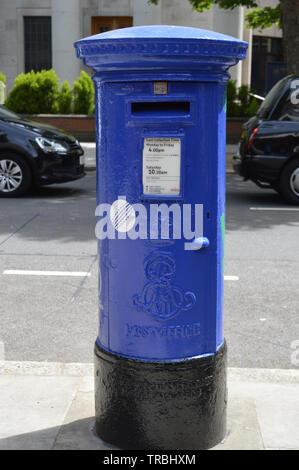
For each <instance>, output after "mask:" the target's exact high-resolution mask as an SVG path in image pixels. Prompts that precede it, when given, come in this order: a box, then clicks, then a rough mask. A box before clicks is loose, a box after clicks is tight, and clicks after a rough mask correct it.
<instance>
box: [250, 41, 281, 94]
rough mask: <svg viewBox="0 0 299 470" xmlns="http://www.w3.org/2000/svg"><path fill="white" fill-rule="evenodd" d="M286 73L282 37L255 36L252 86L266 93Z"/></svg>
mask: <svg viewBox="0 0 299 470" xmlns="http://www.w3.org/2000/svg"><path fill="white" fill-rule="evenodd" d="M285 75H286V68H285V64H284V62H283V44H282V39H281V38H272V37H267V36H253V39H252V68H251V88H252V89H253V90H255V91H256V92H258V93H260V94H266V93H267V92H268V91H269V90H270V89H271V88H272V87H273V86H274V85H275V83H276V82H277V81H278V80H280V79H281V78H282V77H284V76H285Z"/></svg>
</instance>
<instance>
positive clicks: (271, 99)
mask: <svg viewBox="0 0 299 470" xmlns="http://www.w3.org/2000/svg"><path fill="white" fill-rule="evenodd" d="M289 78H290V77H285V78H283V79H282V80H280V81H279V82H277V83H276V85H274V87H273V88H272V89H271V90H270V91H269V93H268V94H267V96H266V98H265V100H264V101H263V103H262V105H261V106H260V108H259V109H258V112H257V113H256V114H257V116H258V117H259V118H260V119H267V118H268V116H269V114H270V112H271V111H272V109H273V106H274V105H275V103H276V101H277V100H278V98H279V95H280V94H281V93H282V91H283V89H284V87H285V85H286V82H287V81H288V80H289Z"/></svg>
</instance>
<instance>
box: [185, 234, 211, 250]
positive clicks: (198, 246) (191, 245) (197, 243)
mask: <svg viewBox="0 0 299 470" xmlns="http://www.w3.org/2000/svg"><path fill="white" fill-rule="evenodd" d="M209 246H210V240H209V239H208V238H206V237H198V238H194V240H192V242H187V243H185V250H189V251H198V250H202V249H203V248H208V247H209Z"/></svg>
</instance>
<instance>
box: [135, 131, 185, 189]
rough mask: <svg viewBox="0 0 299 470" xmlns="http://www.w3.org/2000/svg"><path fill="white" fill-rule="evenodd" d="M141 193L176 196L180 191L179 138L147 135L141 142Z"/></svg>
mask: <svg viewBox="0 0 299 470" xmlns="http://www.w3.org/2000/svg"><path fill="white" fill-rule="evenodd" d="M142 183H143V194H147V195H152V196H178V195H179V194H180V192H181V187H180V186H181V139H179V138H172V137H170V138H162V137H148V138H145V139H144V144H143V177H142Z"/></svg>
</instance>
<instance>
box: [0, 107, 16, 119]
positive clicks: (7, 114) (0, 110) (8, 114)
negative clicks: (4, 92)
mask: <svg viewBox="0 0 299 470" xmlns="http://www.w3.org/2000/svg"><path fill="white" fill-rule="evenodd" d="M0 117H1V118H7V119H21V118H20V116H18V115H17V114H15V113H13V112H12V111H9V109H6V108H4V107H3V106H0Z"/></svg>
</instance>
